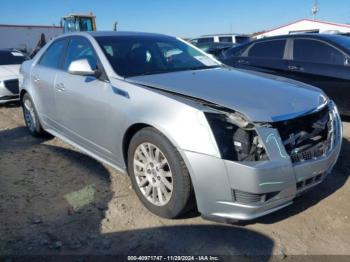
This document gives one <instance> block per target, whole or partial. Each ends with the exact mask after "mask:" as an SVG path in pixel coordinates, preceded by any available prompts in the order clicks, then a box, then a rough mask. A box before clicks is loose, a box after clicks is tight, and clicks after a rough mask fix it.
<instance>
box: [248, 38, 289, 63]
mask: <svg viewBox="0 0 350 262" xmlns="http://www.w3.org/2000/svg"><path fill="white" fill-rule="evenodd" d="M285 45H286V40H273V41H264V42H258V43H256V44H254V45H253V46H252V48H251V49H250V50H249V53H248V56H249V57H257V58H268V59H282V58H283V54H284V48H285Z"/></svg>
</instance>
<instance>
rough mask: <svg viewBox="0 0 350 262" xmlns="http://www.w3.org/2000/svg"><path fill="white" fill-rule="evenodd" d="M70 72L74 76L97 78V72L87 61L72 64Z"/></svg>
mask: <svg viewBox="0 0 350 262" xmlns="http://www.w3.org/2000/svg"><path fill="white" fill-rule="evenodd" d="M68 72H69V73H70V74H72V75H80V76H95V75H96V71H95V70H93V69H92V68H91V66H90V64H89V61H88V60H87V59H79V60H75V61H73V62H72V63H70V65H69V67H68Z"/></svg>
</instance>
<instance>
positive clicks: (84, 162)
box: [0, 106, 350, 256]
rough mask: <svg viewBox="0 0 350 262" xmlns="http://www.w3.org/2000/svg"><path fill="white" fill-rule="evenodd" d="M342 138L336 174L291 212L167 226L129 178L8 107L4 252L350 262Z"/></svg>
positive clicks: (1, 216)
mask: <svg viewBox="0 0 350 262" xmlns="http://www.w3.org/2000/svg"><path fill="white" fill-rule="evenodd" d="M347 121H349V120H347ZM344 136H345V137H344V143H343V150H342V154H341V157H340V159H339V162H338V164H337V166H336V168H335V171H334V172H333V174H332V175H331V176H329V177H328V178H327V179H326V181H324V183H322V184H321V185H319V186H318V187H317V188H315V189H314V190H312V191H310V192H309V193H307V194H306V195H304V196H302V197H301V198H299V199H297V200H296V201H295V203H294V204H293V205H292V206H289V207H287V208H285V209H283V210H281V211H279V212H277V213H274V214H271V215H268V216H265V217H263V218H260V219H257V220H255V221H251V222H249V223H245V224H243V223H242V224H236V225H225V224H219V223H214V222H208V221H205V220H203V219H202V218H201V217H200V216H199V215H198V214H196V213H195V212H193V213H192V214H189V215H188V216H187V217H185V218H182V219H178V220H166V219H161V218H159V217H156V216H154V215H152V214H151V213H149V212H148V211H147V210H146V209H145V208H144V207H143V206H142V205H141V203H140V202H139V201H138V199H137V197H136V195H135V194H134V192H133V191H132V189H131V187H130V182H129V179H128V178H127V177H126V176H123V175H121V174H118V172H116V171H114V170H113V169H111V168H110V167H108V166H105V165H103V164H101V163H99V162H97V161H96V160H94V159H92V158H90V157H88V156H86V155H84V154H81V153H79V152H78V151H77V150H75V149H74V148H72V147H70V146H68V145H67V144H65V143H63V142H62V141H60V140H58V139H51V140H42V139H35V138H33V137H31V136H30V135H29V134H28V132H27V130H26V129H25V127H24V123H23V120H22V114H21V110H20V108H19V107H17V106H0V254H1V255H13V254H134V255H135V254H149V255H154V254H159V253H162V254H217V255H219V254H265V255H268V256H269V255H271V254H279V255H281V254H282V255H283V254H286V255H288V256H289V255H292V254H348V255H350V218H349V217H350V181H349V179H348V177H349V174H350V161H349V159H350V122H344Z"/></svg>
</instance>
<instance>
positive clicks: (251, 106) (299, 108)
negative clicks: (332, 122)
mask: <svg viewBox="0 0 350 262" xmlns="http://www.w3.org/2000/svg"><path fill="white" fill-rule="evenodd" d="M127 80H128V81H129V82H133V83H137V84H141V85H147V86H150V87H155V88H159V89H163V90H167V91H171V92H175V93H179V94H183V95H186V96H191V97H195V98H199V99H203V100H206V101H208V102H212V103H215V104H218V105H221V106H223V107H227V108H230V109H232V110H235V111H238V112H240V113H242V114H244V115H245V116H246V117H247V118H248V120H250V121H253V122H275V121H281V120H287V119H291V118H294V117H296V116H299V115H303V114H306V113H308V112H311V111H313V110H315V109H317V108H318V107H320V106H321V105H322V104H324V103H325V101H326V100H327V97H326V95H325V94H324V93H323V92H322V91H320V90H319V89H317V88H314V87H312V86H309V85H305V84H302V83H300V82H297V81H293V80H289V79H286V78H282V77H276V76H272V75H267V74H262V73H256V72H251V71H249V72H248V71H244V70H235V69H227V68H214V69H206V70H198V71H181V72H172V73H166V74H156V75H145V76H136V77H130V78H127Z"/></svg>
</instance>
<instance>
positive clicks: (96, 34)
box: [71, 31, 171, 37]
mask: <svg viewBox="0 0 350 262" xmlns="http://www.w3.org/2000/svg"><path fill="white" fill-rule="evenodd" d="M71 34H73V35H74V34H75V33H71ZM76 34H79V35H81V34H89V35H91V36H93V37H103V36H143V37H171V36H169V35H164V34H158V33H147V32H132V31H91V32H78V33H76Z"/></svg>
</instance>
